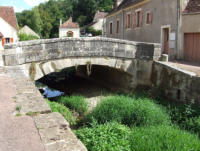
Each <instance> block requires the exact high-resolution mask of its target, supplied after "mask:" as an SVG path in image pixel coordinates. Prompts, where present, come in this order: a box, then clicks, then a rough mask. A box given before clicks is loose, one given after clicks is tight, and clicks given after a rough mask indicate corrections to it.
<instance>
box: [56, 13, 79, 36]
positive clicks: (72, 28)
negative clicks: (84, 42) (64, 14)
mask: <svg viewBox="0 0 200 151" xmlns="http://www.w3.org/2000/svg"><path fill="white" fill-rule="evenodd" d="M59 37H60V38H62V37H74V38H78V37H80V28H79V24H78V23H74V22H72V17H70V18H69V19H68V20H67V21H66V22H65V23H64V24H62V21H60V27H59Z"/></svg>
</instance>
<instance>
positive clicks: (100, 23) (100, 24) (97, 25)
mask: <svg viewBox="0 0 200 151" xmlns="http://www.w3.org/2000/svg"><path fill="white" fill-rule="evenodd" d="M92 27H94V29H95V30H102V31H103V19H99V21H98V22H97V23H95V24H94V25H92Z"/></svg>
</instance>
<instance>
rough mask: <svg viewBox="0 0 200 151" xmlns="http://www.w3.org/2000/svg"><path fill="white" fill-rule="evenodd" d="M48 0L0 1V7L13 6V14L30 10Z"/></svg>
mask: <svg viewBox="0 0 200 151" xmlns="http://www.w3.org/2000/svg"><path fill="white" fill-rule="evenodd" d="M46 1H48V0H0V6H13V7H14V9H15V12H21V11H23V10H26V9H31V8H33V7H34V6H37V5H39V4H40V3H43V2H46Z"/></svg>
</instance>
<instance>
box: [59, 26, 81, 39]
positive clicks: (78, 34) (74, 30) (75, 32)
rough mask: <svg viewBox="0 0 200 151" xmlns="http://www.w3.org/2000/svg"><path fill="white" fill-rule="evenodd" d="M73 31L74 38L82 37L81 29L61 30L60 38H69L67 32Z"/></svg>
mask: <svg viewBox="0 0 200 151" xmlns="http://www.w3.org/2000/svg"><path fill="white" fill-rule="evenodd" d="M68 31H72V32H73V33H74V34H73V35H74V36H73V37H74V38H78V37H80V28H59V38H62V37H67V32H68Z"/></svg>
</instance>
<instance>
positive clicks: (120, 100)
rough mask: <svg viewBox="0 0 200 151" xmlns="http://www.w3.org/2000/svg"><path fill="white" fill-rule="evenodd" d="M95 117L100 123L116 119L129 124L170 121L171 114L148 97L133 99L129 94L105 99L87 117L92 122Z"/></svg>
mask: <svg viewBox="0 0 200 151" xmlns="http://www.w3.org/2000/svg"><path fill="white" fill-rule="evenodd" d="M93 118H94V119H95V120H96V121H97V122H98V123H100V124H103V123H106V122H112V121H116V122H120V123H122V124H125V125H128V126H133V125H135V126H144V125H145V126H146V125H157V124H169V123H170V120H169V119H170V118H169V115H168V114H167V113H166V112H165V109H164V108H162V107H161V106H159V105H157V104H155V103H154V102H153V101H151V100H149V99H147V98H143V99H131V98H130V97H127V96H110V97H107V98H105V99H103V100H102V101H101V102H100V103H99V104H98V105H97V107H96V108H95V109H94V110H93V112H92V113H90V114H88V116H87V118H86V119H87V121H89V122H91V120H92V119H93Z"/></svg>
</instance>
